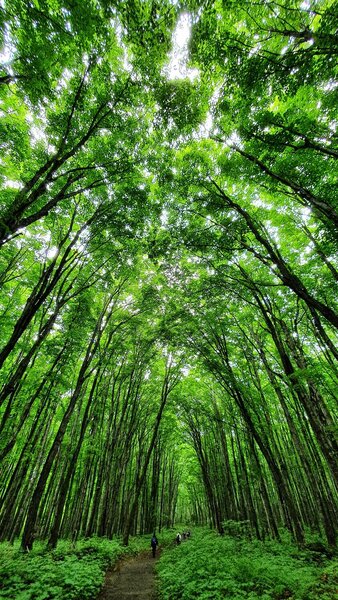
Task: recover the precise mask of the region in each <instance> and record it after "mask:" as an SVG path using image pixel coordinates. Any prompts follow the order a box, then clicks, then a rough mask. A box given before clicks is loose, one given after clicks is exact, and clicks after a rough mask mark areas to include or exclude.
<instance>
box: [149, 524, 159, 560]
mask: <svg viewBox="0 0 338 600" xmlns="http://www.w3.org/2000/svg"><path fill="white" fill-rule="evenodd" d="M150 546H151V549H152V551H153V558H155V555H156V547H157V546H158V539H157V537H156V535H155V531H154V534H153V537H152V538H151V542H150Z"/></svg>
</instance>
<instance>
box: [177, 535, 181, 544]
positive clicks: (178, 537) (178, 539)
mask: <svg viewBox="0 0 338 600" xmlns="http://www.w3.org/2000/svg"><path fill="white" fill-rule="evenodd" d="M180 543H181V534H180V533H178V534H177V536H176V544H177V545H179V544H180Z"/></svg>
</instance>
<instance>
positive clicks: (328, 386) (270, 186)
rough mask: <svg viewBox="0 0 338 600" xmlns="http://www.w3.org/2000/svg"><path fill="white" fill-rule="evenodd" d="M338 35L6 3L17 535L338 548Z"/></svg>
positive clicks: (182, 16) (328, 3)
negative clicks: (225, 538)
mask: <svg viewBox="0 0 338 600" xmlns="http://www.w3.org/2000/svg"><path fill="white" fill-rule="evenodd" d="M337 17H338V3H337V2H336V1H335V0H309V1H307V0H305V1H300V0H280V1H278V2H275V1H270V0H260V1H258V2H252V1H250V2H249V1H246V0H243V2H241V3H240V4H239V3H236V2H233V1H231V0H222V1H221V0H208V1H206V2H196V1H195V0H187V1H186V2H183V1H182V2H181V1H174V0H119V1H116V2H110V1H109V0H96V1H95V2H94V1H93V0H91V1H90V2H87V3H85V4H84V3H83V2H81V1H80V0H78V1H69V0H30V1H29V2H22V1H21V0H11V1H9V0H8V1H7V0H4V2H3V3H2V8H1V22H0V23H1V36H0V38H1V42H2V45H3V47H2V55H1V58H2V66H1V69H0V110H1V125H0V127H1V130H0V143H1V149H2V153H1V159H0V169H1V174H0V184H1V197H0V281H1V291H0V322H1V330H2V336H1V347H0V399H1V401H0V418H1V422H0V431H1V437H0V439H1V441H0V456H1V460H2V470H1V475H0V478H1V490H0V494H1V496H0V497H1V505H0V523H1V526H0V539H1V540H14V538H16V537H18V536H21V539H22V547H23V549H30V548H31V547H32V545H33V542H34V539H36V538H43V539H48V541H49V545H50V547H54V546H55V545H56V542H57V540H58V538H59V537H68V538H72V537H73V538H74V537H76V536H78V535H83V536H90V535H92V534H97V535H99V536H105V535H106V536H112V535H114V534H120V535H123V539H124V542H125V543H126V544H128V538H129V535H130V534H131V533H135V532H150V531H152V530H153V529H154V528H155V527H159V528H161V527H162V526H172V525H173V524H174V523H175V520H180V519H181V520H187V521H191V522H193V523H199V524H204V523H206V522H210V523H211V524H212V525H213V526H214V527H215V528H217V529H218V530H219V531H220V532H221V531H222V530H223V528H224V526H225V524H228V525H229V524H230V525H231V523H235V522H245V524H246V525H245V526H246V527H248V528H249V530H250V532H251V534H252V535H253V536H256V537H257V538H258V539H264V538H265V537H266V536H270V537H273V538H275V539H277V540H278V539H279V536H280V530H281V528H286V529H288V530H289V531H290V532H291V535H292V536H293V538H294V539H295V540H296V541H297V542H298V544H300V545H301V544H303V543H304V540H305V537H306V532H307V531H309V530H310V531H314V532H316V533H318V534H319V535H320V536H322V537H324V538H325V539H326V540H327V542H328V544H330V545H332V546H334V545H335V544H336V524H337V512H338V505H337V489H338V467H337V458H338V447H337V392H336V389H337V371H338V369H337V359H338V351H337V329H338V310H337V301H336V300H337V294H336V288H337V280H338V264H337V255H336V249H337V227H338V206H337V168H336V162H335V161H336V160H337V158H338V142H337V123H338V114H337V110H338V102H337V90H338V79H337V77H338V61H337V58H338V56H337V41H338V39H337ZM177 31H181V37H182V39H181V40H179V41H177V40H178V37H177V35H175V32H176V34H177ZM182 32H183V33H182ZM183 38H184V39H183ZM175 39H176V42H175ZM179 44H181V46H180V45H179ZM175 61H176V76H175V77H174V76H171V75H170V72H171V71H170V64H171V63H172V62H175ZM230 525H229V526H230Z"/></svg>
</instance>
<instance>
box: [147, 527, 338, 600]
mask: <svg viewBox="0 0 338 600" xmlns="http://www.w3.org/2000/svg"><path fill="white" fill-rule="evenodd" d="M309 557H310V554H307V553H299V552H298V551H297V549H296V548H295V547H294V546H292V545H290V544H285V543H283V544H277V543H275V542H265V543H263V542H258V541H254V542H248V541H243V540H238V539H234V538H230V537H226V536H224V537H220V536H216V535H215V534H214V533H212V532H210V531H208V530H202V531H200V530H197V531H194V532H193V537H192V538H191V540H188V541H187V542H186V543H182V544H181V545H180V546H178V547H177V548H175V549H174V550H169V551H166V552H164V553H163V554H162V556H161V559H160V561H159V563H158V574H159V580H160V589H161V599H162V600H180V599H182V600H190V599H193V598H199V599H203V600H208V599H210V600H218V599H221V598H229V599H230V598H231V600H249V599H250V600H256V599H257V600H258V599H260V600H282V599H283V598H292V600H308V599H309V598H311V600H312V598H313V599H314V598H318V597H319V596H320V597H324V598H325V599H326V600H333V599H334V597H335V596H334V583H335V581H336V577H337V574H336V571H335V565H334V564H332V565H330V566H328V567H327V566H326V567H325V568H324V569H323V568H321V567H318V566H316V565H315V564H314V563H311V562H310V559H309ZM336 566H337V564H336ZM319 591H320V594H319V593H318V592H319ZM316 593H317V594H318V595H317V596H316V595H315V594H316ZM322 593H323V594H324V595H323V596H322V595H321V594H322Z"/></svg>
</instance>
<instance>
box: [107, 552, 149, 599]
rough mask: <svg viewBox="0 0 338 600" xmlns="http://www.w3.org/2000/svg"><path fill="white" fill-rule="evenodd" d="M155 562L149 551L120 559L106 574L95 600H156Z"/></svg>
mask: <svg viewBox="0 0 338 600" xmlns="http://www.w3.org/2000/svg"><path fill="white" fill-rule="evenodd" d="M155 562H156V558H155V559H154V558H153V557H152V556H151V550H149V552H148V551H147V552H142V553H141V554H139V555H138V556H136V557H133V558H123V559H121V560H120V561H119V562H118V563H117V564H116V565H115V566H114V567H113V568H112V569H110V570H109V571H108V572H107V574H106V579H105V583H104V586H103V588H102V591H101V593H100V594H99V596H98V598H97V600H127V599H128V600H156V598H157V592H156V584H155V569H154V566H155Z"/></svg>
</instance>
